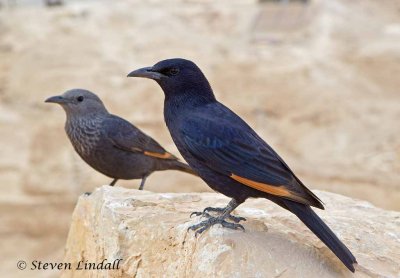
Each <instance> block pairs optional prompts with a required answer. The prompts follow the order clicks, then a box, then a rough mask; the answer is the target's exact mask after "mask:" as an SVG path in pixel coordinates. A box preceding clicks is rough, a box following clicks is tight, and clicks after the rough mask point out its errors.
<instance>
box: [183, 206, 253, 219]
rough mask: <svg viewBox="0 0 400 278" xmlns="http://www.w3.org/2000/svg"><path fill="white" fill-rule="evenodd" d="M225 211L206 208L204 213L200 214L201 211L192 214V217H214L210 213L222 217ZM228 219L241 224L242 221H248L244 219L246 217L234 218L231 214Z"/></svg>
mask: <svg viewBox="0 0 400 278" xmlns="http://www.w3.org/2000/svg"><path fill="white" fill-rule="evenodd" d="M224 211H225V208H213V207H206V208H205V209H204V210H203V211H202V212H199V211H195V212H192V213H191V214H190V217H192V216H193V215H195V216H200V215H201V216H202V217H206V218H211V217H212V215H211V214H209V212H216V213H217V214H219V215H221V214H222V213H223V212H224ZM227 218H228V219H229V220H232V221H233V222H235V223H239V222H240V221H246V218H244V217H240V216H233V215H231V214H229V215H228V216H227Z"/></svg>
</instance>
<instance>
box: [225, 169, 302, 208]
mask: <svg viewBox="0 0 400 278" xmlns="http://www.w3.org/2000/svg"><path fill="white" fill-rule="evenodd" d="M231 178H232V179H234V180H235V181H238V182H240V183H242V184H244V185H247V186H249V187H252V188H254V189H257V190H260V191H262V192H265V193H268V194H271V195H275V196H281V197H284V198H287V199H291V200H294V201H297V202H300V203H309V202H308V201H307V200H306V199H304V198H302V197H300V196H298V195H295V193H293V192H290V191H289V190H287V189H286V188H285V186H283V185H281V186H274V185H269V184H266V183H261V182H257V181H252V180H249V179H246V178H243V177H240V176H237V175H235V174H231Z"/></svg>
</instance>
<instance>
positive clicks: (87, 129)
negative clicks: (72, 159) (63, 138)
mask: <svg viewBox="0 0 400 278" xmlns="http://www.w3.org/2000/svg"><path fill="white" fill-rule="evenodd" d="M65 131H66V133H67V135H68V137H69V139H70V140H71V143H72V145H73V146H74V148H75V150H76V151H77V152H78V154H79V155H81V156H82V157H85V156H90V155H91V153H92V152H93V151H94V150H95V149H96V146H97V145H98V142H99V141H100V138H101V129H100V125H99V123H98V122H97V121H86V120H75V121H73V122H69V123H67V124H66V126H65Z"/></svg>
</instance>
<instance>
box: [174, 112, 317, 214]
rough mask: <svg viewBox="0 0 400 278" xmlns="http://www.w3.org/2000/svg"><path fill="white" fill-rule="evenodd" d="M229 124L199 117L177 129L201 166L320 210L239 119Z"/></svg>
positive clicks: (304, 189)
mask: <svg viewBox="0 0 400 278" xmlns="http://www.w3.org/2000/svg"><path fill="white" fill-rule="evenodd" d="M233 122H235V121H230V120H226V119H223V118H218V117H213V118H211V117H205V116H202V115H196V116H195V117H192V118H190V119H186V120H185V121H184V123H182V124H181V126H180V132H181V135H182V138H183V142H184V145H185V148H186V150H187V151H188V152H189V153H190V154H191V155H192V156H194V157H195V158H196V159H198V160H199V161H201V162H202V163H203V164H204V165H206V166H208V167H209V168H211V169H213V170H214V171H217V172H219V173H220V174H223V175H226V176H229V177H231V178H232V179H233V180H236V181H237V182H239V183H242V184H244V185H246V186H249V187H252V188H254V189H256V190H259V191H262V192H265V193H268V194H271V195H275V196H279V197H283V198H286V199H289V200H293V201H296V202H299V203H303V204H307V205H313V206H316V207H320V208H321V207H322V208H323V206H322V204H321V203H320V201H319V200H318V198H317V197H316V196H315V195H314V194H313V193H312V192H311V191H310V190H308V189H307V188H306V187H305V186H304V185H303V184H302V183H301V182H300V181H299V180H298V179H297V178H296V177H295V175H294V174H293V172H292V171H291V170H290V169H289V168H288V166H287V165H286V164H285V163H284V162H283V160H282V159H281V158H280V157H279V156H278V155H277V154H276V153H275V151H274V150H273V149H272V148H271V147H270V146H269V145H268V144H267V143H266V142H264V141H263V140H262V139H261V138H260V137H259V136H258V135H257V134H256V133H255V132H254V131H252V130H251V129H250V127H248V126H247V124H245V123H244V122H242V121H241V120H240V122H238V123H237V125H234V124H233Z"/></svg>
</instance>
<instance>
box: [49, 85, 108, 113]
mask: <svg viewBox="0 0 400 278" xmlns="http://www.w3.org/2000/svg"><path fill="white" fill-rule="evenodd" d="M45 102H48V103H57V104H59V105H61V106H62V108H64V110H65V112H66V113H67V116H83V115H91V114H97V113H107V110H106V108H105V106H104V104H103V102H102V101H101V99H100V98H99V97H98V96H97V95H95V94H94V93H92V92H90V91H88V90H83V89H72V90H68V91H66V92H65V93H63V94H62V95H59V96H53V97H49V98H48V99H46V100H45Z"/></svg>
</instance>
